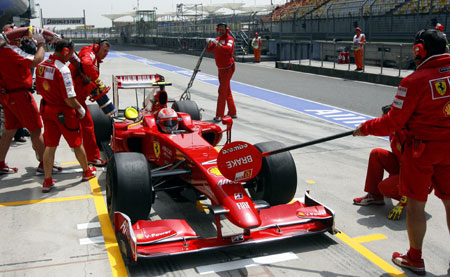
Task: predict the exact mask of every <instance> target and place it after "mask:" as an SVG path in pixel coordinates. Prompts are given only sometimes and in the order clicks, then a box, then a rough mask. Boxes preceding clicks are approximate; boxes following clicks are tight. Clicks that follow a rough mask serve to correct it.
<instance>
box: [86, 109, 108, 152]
mask: <svg viewBox="0 0 450 277" xmlns="http://www.w3.org/2000/svg"><path fill="white" fill-rule="evenodd" d="M87 108H88V110H89V113H90V114H91V117H92V121H93V122H94V134H95V140H96V141H97V145H98V147H100V150H101V149H102V148H101V147H102V146H101V144H102V142H104V141H107V142H109V141H110V140H111V136H112V133H113V122H112V118H111V117H109V116H106V115H105V114H104V113H103V111H102V110H101V109H100V107H99V106H98V105H97V104H91V105H87Z"/></svg>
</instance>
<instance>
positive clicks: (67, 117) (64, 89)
mask: <svg viewBox="0 0 450 277" xmlns="http://www.w3.org/2000/svg"><path fill="white" fill-rule="evenodd" d="M36 89H37V91H38V92H39V93H40V94H41V95H42V98H43V99H44V103H43V104H42V105H41V114H42V119H43V120H44V127H45V131H44V141H45V145H46V146H49V147H56V146H58V144H59V140H60V138H61V135H63V136H64V138H65V139H66V141H67V143H68V144H69V146H70V147H72V148H74V147H78V146H80V145H81V142H82V139H81V133H80V128H79V127H80V121H79V119H78V117H77V114H76V111H75V109H73V108H71V107H69V106H68V105H67V104H66V102H65V101H64V99H67V98H74V97H76V94H75V89H74V86H73V82H72V75H71V73H70V70H69V68H68V67H67V66H66V65H65V64H64V63H63V62H62V61H61V60H60V59H59V58H58V57H56V56H54V55H51V56H50V57H49V58H48V59H47V60H46V61H44V62H43V63H41V64H39V65H38V67H37V68H36ZM58 114H63V115H64V121H65V122H64V123H61V122H60V121H59V119H58Z"/></svg>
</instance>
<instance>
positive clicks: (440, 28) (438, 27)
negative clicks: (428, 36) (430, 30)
mask: <svg viewBox="0 0 450 277" xmlns="http://www.w3.org/2000/svg"><path fill="white" fill-rule="evenodd" d="M434 28H435V29H436V30H439V31H441V32H443V31H444V25H442V24H441V23H438V24H436V26H435V27H434Z"/></svg>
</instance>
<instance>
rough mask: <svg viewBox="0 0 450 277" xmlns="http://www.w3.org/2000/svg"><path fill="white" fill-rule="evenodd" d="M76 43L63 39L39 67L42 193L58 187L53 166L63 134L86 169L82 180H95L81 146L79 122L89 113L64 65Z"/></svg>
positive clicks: (37, 78) (37, 79)
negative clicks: (77, 94)
mask: <svg viewBox="0 0 450 277" xmlns="http://www.w3.org/2000/svg"><path fill="white" fill-rule="evenodd" d="M74 49H75V48H74V44H73V43H72V42H71V41H68V40H65V39H62V40H59V41H58V42H57V43H56V44H55V53H54V54H53V55H51V56H50V57H49V58H48V59H47V60H45V61H44V62H43V63H41V64H39V65H38V67H37V68H36V90H37V91H38V92H39V93H40V94H41V95H42V98H43V99H42V101H41V115H42V119H43V121H44V127H45V128H44V129H45V131H44V140H45V151H44V156H43V160H44V171H45V179H44V183H43V184H42V192H49V191H50V190H51V189H52V188H53V187H54V186H55V180H53V179H52V165H53V162H54V159H55V151H56V147H57V146H58V144H59V140H60V138H61V135H63V136H64V139H65V140H66V141H67V143H68V144H69V146H70V147H71V148H73V150H74V152H75V156H76V158H77V160H78V162H79V163H80V165H81V168H82V169H83V177H82V181H87V180H89V179H92V178H94V177H95V174H96V170H95V167H92V166H88V162H87V158H86V152H85V151H84V147H83V144H82V136H81V131H80V119H79V118H83V117H84V116H85V115H86V110H85V109H84V108H83V106H82V105H80V103H79V102H78V101H77V99H76V94H75V89H74V86H73V82H72V75H71V73H70V70H69V68H68V67H67V66H66V65H65V63H66V62H67V61H68V60H69V59H70V57H72V54H73V52H74Z"/></svg>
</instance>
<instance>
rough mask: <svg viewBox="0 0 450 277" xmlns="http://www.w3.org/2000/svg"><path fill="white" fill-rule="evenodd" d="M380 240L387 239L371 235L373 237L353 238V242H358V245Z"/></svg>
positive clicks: (383, 236) (381, 235)
mask: <svg viewBox="0 0 450 277" xmlns="http://www.w3.org/2000/svg"><path fill="white" fill-rule="evenodd" d="M382 239H387V237H386V236H385V235H383V234H373V235H368V236H361V237H356V238H353V240H354V241H356V242H358V243H364V242H369V241H375V240H382Z"/></svg>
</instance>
